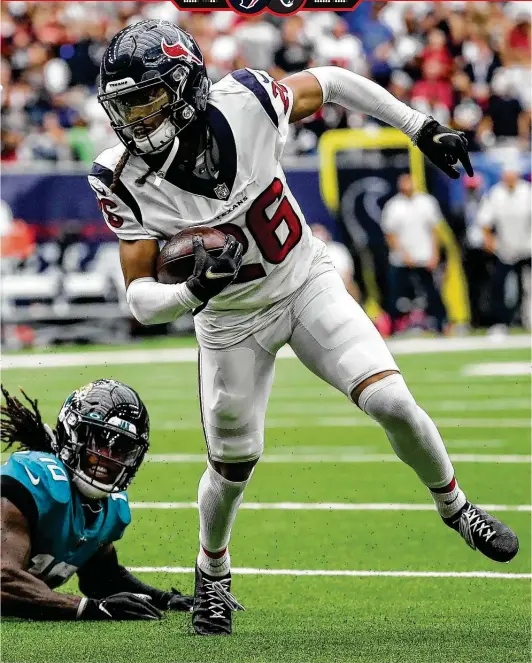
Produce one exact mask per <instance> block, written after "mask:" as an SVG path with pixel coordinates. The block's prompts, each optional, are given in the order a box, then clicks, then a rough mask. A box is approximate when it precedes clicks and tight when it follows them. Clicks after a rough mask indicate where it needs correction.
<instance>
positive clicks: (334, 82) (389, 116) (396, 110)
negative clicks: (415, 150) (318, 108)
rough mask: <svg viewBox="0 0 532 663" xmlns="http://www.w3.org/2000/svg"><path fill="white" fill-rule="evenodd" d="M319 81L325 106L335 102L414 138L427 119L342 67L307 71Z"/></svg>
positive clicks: (386, 92) (365, 79) (366, 79)
mask: <svg viewBox="0 0 532 663" xmlns="http://www.w3.org/2000/svg"><path fill="white" fill-rule="evenodd" d="M307 71H308V72H310V73H311V74H312V75H313V76H315V77H316V78H317V79H318V82H319V84H320V85H321V89H322V91H323V103H324V104H325V103H328V102H331V103H334V104H339V105H340V106H343V107H344V108H347V109H349V110H353V111H359V112H362V113H365V114H366V115H371V116H372V117H375V118H377V119H379V120H382V121H383V122H386V124H389V125H390V126H392V127H395V128H396V129H400V130H401V131H402V132H403V133H405V134H406V135H407V136H408V137H409V138H413V137H414V136H415V135H416V134H417V132H418V131H419V130H420V129H421V127H422V126H423V124H424V122H425V120H426V119H427V116H426V115H424V114H423V113H420V112H419V111H416V110H414V109H413V108H410V106H407V105H406V104H404V103H403V102H402V101H399V99H396V98H395V97H394V96H393V95H392V94H390V93H389V92H388V91H387V90H385V89H384V88H383V87H381V86H380V85H377V83H374V82H373V81H370V80H369V79H368V78H364V76H359V74H354V73H353V72H352V71H348V70H347V69H342V68H341V67H313V68H311V69H307Z"/></svg>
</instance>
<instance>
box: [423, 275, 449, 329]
mask: <svg viewBox="0 0 532 663" xmlns="http://www.w3.org/2000/svg"><path fill="white" fill-rule="evenodd" d="M416 271H417V274H418V277H419V282H420V284H421V287H422V288H423V290H424V291H425V294H426V296H427V313H428V314H429V315H430V316H432V317H433V318H434V319H435V320H436V325H437V330H438V332H439V333H440V334H441V333H443V332H444V331H445V328H446V326H447V311H446V309H445V306H444V304H443V300H442V298H441V294H440V291H439V290H438V288H437V286H436V283H435V281H434V274H433V272H431V271H430V270H429V269H425V268H424V267H419V268H418V269H417V270H416Z"/></svg>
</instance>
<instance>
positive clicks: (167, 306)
mask: <svg viewBox="0 0 532 663" xmlns="http://www.w3.org/2000/svg"><path fill="white" fill-rule="evenodd" d="M126 299H127V303H128V306H129V310H130V311H131V313H132V314H133V315H134V316H135V318H136V319H137V320H138V321H139V322H140V323H141V324H142V325H159V324H162V323H164V322H172V321H173V320H176V319H177V318H179V317H180V316H182V315H183V314H184V313H187V312H188V311H191V310H192V309H193V308H196V307H197V306H199V305H200V304H201V302H200V300H199V299H197V298H196V297H194V295H193V294H192V293H191V292H190V290H189V289H188V287H187V285H186V283H179V284H177V285H168V284H165V283H159V282H158V281H156V280H155V279H154V278H151V277H146V278H141V279H136V280H135V281H133V282H132V283H130V284H129V287H128V289H127V292H126Z"/></svg>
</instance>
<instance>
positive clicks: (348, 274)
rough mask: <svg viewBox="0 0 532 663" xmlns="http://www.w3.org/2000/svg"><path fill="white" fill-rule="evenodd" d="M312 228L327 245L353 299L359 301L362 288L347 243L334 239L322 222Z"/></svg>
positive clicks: (328, 251) (333, 262) (335, 266)
mask: <svg viewBox="0 0 532 663" xmlns="http://www.w3.org/2000/svg"><path fill="white" fill-rule="evenodd" d="M310 229H311V230H312V234H313V235H314V237H317V238H318V239H321V241H322V242H324V244H325V246H326V247H327V253H328V254H329V258H330V259H331V262H332V264H333V265H334V268H335V269H336V271H337V272H338V274H340V277H341V279H342V281H343V282H344V285H345V288H346V290H347V292H348V293H349V294H350V295H351V297H353V299H355V300H356V301H357V302H359V301H360V290H359V289H358V286H357V284H356V283H355V281H354V278H353V275H354V271H355V264H354V261H353V258H352V256H351V254H350V253H349V250H348V249H347V247H346V246H345V244H342V243H341V242H335V241H333V238H332V235H331V233H330V232H329V230H328V229H327V228H326V227H325V226H324V225H322V224H321V223H314V224H312V225H311V226H310Z"/></svg>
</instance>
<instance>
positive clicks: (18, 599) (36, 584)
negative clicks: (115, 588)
mask: <svg viewBox="0 0 532 663" xmlns="http://www.w3.org/2000/svg"><path fill="white" fill-rule="evenodd" d="M1 597H2V616H3V617H22V618H24V619H36V620H65V619H72V620H74V619H76V617H77V612H78V608H79V604H80V600H81V599H80V598H79V597H78V596H71V595H69V594H59V593H58V592H54V591H53V590H51V589H50V588H49V587H48V586H47V585H46V584H45V583H44V582H42V581H41V580H39V579H38V578H35V577H34V576H32V575H31V573H28V572H27V571H24V570H23V569H17V568H13V567H10V566H7V567H6V566H3V567H2V591H1Z"/></svg>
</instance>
